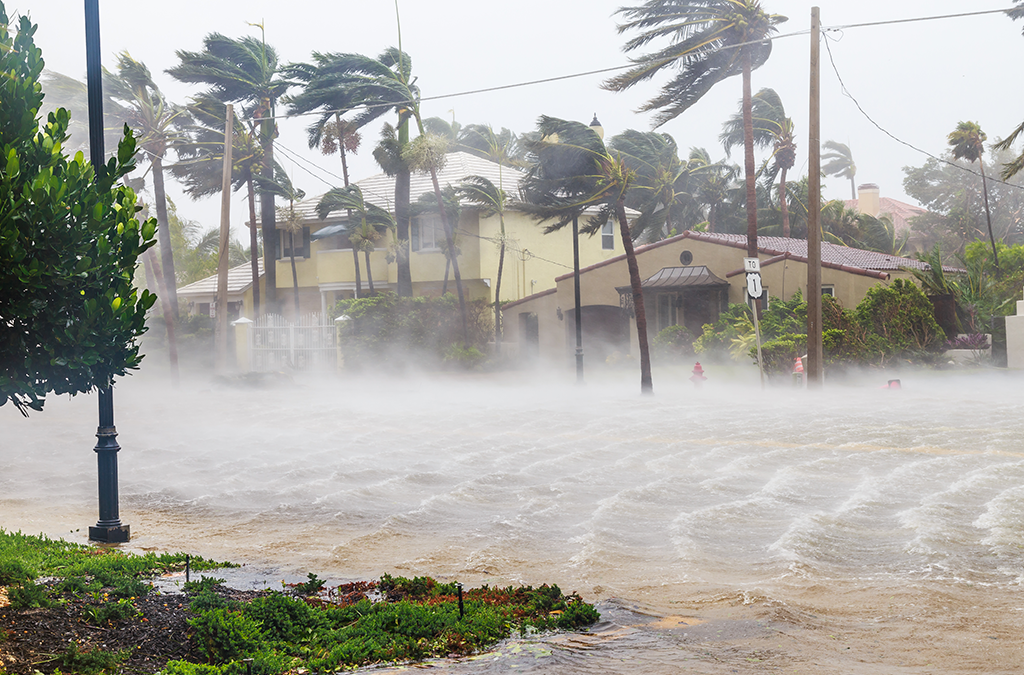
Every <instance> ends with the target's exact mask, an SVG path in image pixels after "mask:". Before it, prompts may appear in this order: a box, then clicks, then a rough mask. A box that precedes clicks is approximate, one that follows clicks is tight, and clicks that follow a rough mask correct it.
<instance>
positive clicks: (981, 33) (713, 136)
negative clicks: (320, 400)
mask: <svg viewBox="0 0 1024 675" xmlns="http://www.w3.org/2000/svg"><path fill="white" fill-rule="evenodd" d="M5 4H6V6H7V10H8V13H9V14H12V15H13V14H15V13H16V12H27V13H28V14H29V15H30V16H31V18H32V19H33V21H34V22H35V23H37V24H39V29H38V32H37V33H36V41H37V44H38V45H39V46H40V47H41V48H42V49H43V56H44V58H45V59H46V63H47V67H48V68H49V69H51V70H55V71H57V72H61V73H64V74H66V75H70V76H73V77H78V78H81V79H84V77H85V29H84V19H83V15H84V11H83V3H82V2H78V1H75V0H6V3H5ZM99 4H100V24H101V31H102V38H101V48H102V52H103V59H104V63H105V64H107V65H108V67H109V66H110V65H112V64H113V57H114V54H115V53H117V52H119V51H121V50H128V51H129V52H130V53H131V55H132V56H133V57H134V58H136V59H138V60H140V61H143V62H144V63H146V64H147V65H148V66H149V68H150V70H151V71H152V72H153V74H154V77H155V79H156V80H157V83H158V84H159V85H160V87H161V89H163V90H164V92H165V93H166V94H167V95H168V97H169V98H170V99H171V100H172V101H176V102H185V101H186V100H187V98H188V96H190V95H191V94H193V93H196V91H197V90H195V89H192V88H191V87H190V86H189V85H183V84H180V83H178V82H176V81H174V80H172V79H171V78H170V76H168V75H166V74H165V73H164V72H163V71H164V70H165V69H166V68H169V67H171V66H173V65H175V64H176V63H177V57H176V56H175V53H174V52H175V50H177V49H184V50H192V51H197V50H199V49H201V46H202V45H201V41H202V38H203V36H205V35H206V34H207V33H211V32H220V33H223V34H225V35H228V36H231V37H240V36H242V35H257V36H258V35H259V29H257V28H253V27H251V26H249V25H247V22H252V23H261V22H262V23H263V24H264V26H265V27H266V38H267V41H268V42H269V43H270V44H272V45H273V46H274V47H275V48H276V49H277V50H278V53H279V55H280V57H281V60H282V61H307V60H309V57H310V53H311V52H312V51H313V50H317V51H339V52H345V51H348V52H359V53H363V54H367V55H372V56H375V55H377V54H379V53H380V52H381V51H382V50H383V49H384V48H385V47H387V46H390V45H394V44H397V42H398V29H397V26H396V21H395V6H394V3H393V2H389V1H381V0H370V1H366V0H364V1H362V2H352V1H351V0H334V1H332V2H322V1H318V2H313V1H311V0H290V1H288V2H280V1H274V2H270V1H264V0H247V1H246V2H240V1H235V0H218V1H212V0H204V1H203V2H199V1H197V0H176V1H175V2H172V3H166V4H164V3H160V4H158V3H150V2H138V0H132V1H128V0H100V3H99ZM762 4H763V6H764V8H765V9H766V10H768V11H771V12H774V13H777V14H782V15H785V16H788V17H789V21H788V22H786V23H784V24H782V26H781V30H780V35H782V36H784V37H781V38H780V39H778V40H777V41H776V42H775V47H774V52H773V54H772V57H771V59H770V60H769V62H768V63H767V64H766V65H765V66H764V67H762V68H761V69H760V70H757V71H755V73H754V75H753V87H754V91H757V90H758V89H760V88H762V87H772V88H774V89H775V90H776V91H778V92H779V94H780V95H781V97H782V100H783V102H784V104H785V106H786V111H787V113H788V114H789V116H790V117H792V118H793V120H794V122H795V124H796V131H797V138H798V144H799V147H798V158H797V165H796V168H795V169H794V171H793V172H792V173H791V176H792V177H794V178H796V177H799V176H802V175H804V174H805V173H806V168H807V119H808V88H809V79H808V78H809V74H808V72H809V57H810V43H809V39H808V36H807V31H808V29H809V28H810V15H811V6H812V5H813V4H815V3H813V2H809V1H808V0H764V1H763V3H762ZM817 4H818V6H820V7H821V20H822V24H823V26H824V27H825V28H826V29H827V28H830V27H840V26H847V28H844V29H842V30H835V31H829V32H827V33H826V35H827V38H828V46H829V47H830V49H831V52H832V55H833V56H834V58H835V62H836V68H837V69H838V71H839V75H841V76H842V79H843V81H844V82H845V84H846V87H847V89H848V90H849V93H850V94H851V95H852V96H853V97H854V98H856V100H857V101H858V102H859V103H860V105H861V106H862V107H863V109H864V111H865V112H866V113H867V114H868V115H870V116H871V117H872V118H873V119H874V120H875V121H876V122H877V123H878V124H879V125H880V126H882V127H883V128H884V129H885V130H886V131H888V132H889V133H891V134H892V135H893V136H895V137H897V138H899V139H900V140H903V141H906V142H907V143H910V144H912V145H914V146H916V147H918V148H921V149H923V150H925V151H927V152H930V153H933V154H940V153H942V152H943V151H945V149H946V134H948V133H949V132H950V131H951V130H952V129H953V128H954V127H955V126H956V124H957V122H959V121H961V120H972V121H977V122H978V123H980V124H981V127H982V129H984V130H985V131H986V133H987V134H988V136H989V139H992V140H994V139H997V138H1001V137H1003V136H1005V135H1007V134H1008V133H1009V132H1010V131H1011V130H1012V129H1013V128H1014V127H1015V126H1017V125H1018V124H1019V123H1020V122H1021V120H1022V119H1024V93H1022V91H1021V88H1020V86H1019V76H1018V74H1017V68H1018V67H1019V64H1020V63H1021V62H1022V61H1024V37H1022V35H1021V29H1022V28H1024V22H1013V21H1010V19H1008V18H1007V17H1006V16H1005V15H1004V14H987V15H982V16H969V17H959V18H947V19H936V20H930V21H918V22H906V23H897V24H890V25H876V26H865V27H852V26H851V24H864V23H875V22H886V21H893V20H901V19H910V18H918V17H934V16H940V15H948V14H958V13H963V12H981V11H986V10H998V9H1006V8H1008V7H1010V6H1011V2H1010V0H973V1H972V2H963V0H899V1H898V2H894V1H892V0H859V1H858V2H846V1H843V2H837V1H834V0H818V2H817ZM620 5H621V3H620V0H589V1H588V2H578V1H574V2H570V1H569V0H520V1H519V2H518V3H515V5H514V6H513V4H512V3H500V4H499V3H492V2H486V1H481V0H433V1H432V2H429V3H428V2H424V1H423V0H415V1H412V0H402V2H401V7H400V9H401V25H402V48H403V49H404V50H405V51H407V52H408V53H409V54H410V55H411V56H412V59H413V72H414V73H415V74H416V75H417V76H418V78H419V79H418V81H417V84H418V85H419V86H420V88H421V91H422V95H423V97H424V98H429V97H434V96H446V97H445V98H441V99H439V100H429V101H424V103H423V106H422V110H423V112H424V115H425V116H440V117H444V118H446V119H449V120H450V119H451V118H452V116H453V115H454V117H455V119H457V120H458V121H459V122H460V123H462V124H469V123H489V124H491V125H492V126H494V127H495V128H499V127H503V126H504V127H508V128H510V129H512V130H513V131H516V132H523V131H528V130H530V129H533V128H534V126H535V123H536V119H537V117H538V116H540V115H541V114H547V115H552V116H556V117H563V118H567V119H576V120H579V121H582V122H587V123H589V121H590V119H591V117H592V116H593V115H594V113H597V115H598V117H599V118H600V120H601V122H602V124H603V125H604V127H605V130H606V133H607V134H608V136H611V135H614V134H616V133H618V132H620V131H622V130H624V129H627V128H635V129H641V130H646V129H649V128H650V124H651V118H650V116H649V115H640V114H637V113H635V112H634V111H635V110H636V108H637V107H638V106H639V105H640V104H641V103H642V102H643V101H645V100H646V99H647V98H650V97H651V96H652V95H654V94H655V93H656V91H657V88H658V85H660V84H661V83H662V82H664V78H658V79H657V80H656V81H655V82H654V83H651V84H649V85H646V86H641V87H638V88H636V89H635V90H633V91H630V92H628V93H623V94H615V93H611V92H607V91H604V90H602V89H600V86H599V85H600V83H601V82H602V81H603V80H604V79H605V78H607V77H608V74H598V75H589V76H583V77H577V78H572V79H565V80H561V81H557V82H550V83H545V84H536V85H530V86H524V87H517V88H510V89H507V90H503V91H496V92H487V93H479V94H466V95H461V96H447V95H451V94H458V93H460V92H467V91H471V90H476V89H482V88H487V87H494V86H499V85H511V84H517V83H524V82H531V81H536V80H543V79H546V78H553V77H559V76H566V75H572V74H576V73H582V72H587V71H592V70H598V69H606V68H614V67H616V66H620V65H624V64H626V63H627V57H626V55H624V54H623V53H622V51H621V46H622V44H623V43H624V42H625V39H626V38H625V37H624V36H620V35H618V33H617V31H616V17H615V16H614V13H615V11H616V9H618V7H619V6H620ZM793 33H797V35H792V36H789V37H785V36H788V35H790V34H793ZM828 54H829V52H828V50H826V48H825V45H824V44H823V45H822V49H821V55H822V66H821V88H822V107H821V138H822V140H823V141H825V140H829V139H832V140H836V141H839V142H842V143H847V144H849V145H850V146H851V148H852V150H853V154H854V159H855V161H856V164H857V182H858V183H864V182H874V183H878V184H879V186H880V187H881V194H882V196H888V197H894V198H896V199H901V200H904V201H909V202H911V203H913V200H911V199H909V198H908V197H907V196H906V195H905V194H904V192H903V186H902V180H903V172H902V170H901V169H902V167H904V166H908V165H911V166H918V165H921V164H922V163H923V162H924V161H925V159H926V156H924V155H922V154H920V153H919V152H917V151H915V150H912V149H910V148H908V147H906V146H904V145H902V144H901V143H899V142H897V141H896V140H893V139H892V138H890V137H889V136H887V135H886V134H885V133H883V132H882V131H880V130H879V129H877V128H876V127H875V126H874V125H872V124H871V122H869V121H868V120H867V119H866V118H865V117H864V115H863V114H862V113H861V112H859V111H858V110H857V108H856V106H855V104H854V102H853V101H852V100H851V99H850V98H848V97H846V96H844V95H843V93H842V89H841V86H840V84H839V81H838V79H837V76H836V72H835V71H834V70H833V67H832V65H831V63H830V62H829V60H828ZM740 95H741V82H740V79H739V78H738V77H737V78H733V79H730V80H726V81H725V82H722V83H720V84H718V85H717V86H716V87H715V88H714V89H713V90H712V91H711V93H710V94H709V95H707V96H706V97H705V98H704V99H703V100H701V101H700V102H698V103H697V104H696V105H695V106H693V107H692V108H691V109H690V110H689V111H687V112H686V113H684V114H683V115H681V116H680V117H678V118H677V119H676V120H674V121H672V122H669V123H668V124H666V125H664V126H663V127H662V128H661V129H660V130H661V131H665V132H667V133H670V134H672V136H673V137H674V138H675V139H676V141H677V143H678V144H679V146H680V147H681V148H682V149H683V151H684V152H685V150H686V149H688V148H690V147H692V146H701V147H706V148H707V149H708V150H709V151H710V152H711V155H712V157H716V158H717V157H722V156H724V152H723V150H722V148H721V145H720V144H719V143H718V134H719V133H720V131H721V123H722V121H723V120H724V119H725V118H726V117H728V116H729V115H731V114H732V113H733V112H734V111H735V110H736V109H737V106H738V101H739V98H740ZM309 121H310V120H309V118H300V119H286V120H282V121H281V137H280V139H279V145H280V146H281V147H282V148H283V150H284V151H282V152H279V153H278V155H277V157H278V158H279V159H281V160H282V162H283V163H284V165H285V166H286V167H287V169H288V170H289V172H290V173H291V176H292V180H293V182H295V183H296V185H298V186H299V187H301V188H302V189H304V190H305V191H306V192H307V194H308V195H316V194H320V193H322V192H324V191H325V190H327V189H328V188H329V187H330V186H332V185H335V184H340V178H335V177H333V176H331V175H330V174H329V173H327V172H332V173H334V174H337V175H339V176H340V174H341V170H340V164H339V162H338V159H337V157H329V158H328V157H323V156H322V155H321V154H320V153H319V151H311V150H309V149H308V148H307V146H306V141H305V133H304V129H305V127H306V125H307V124H308V123H309ZM377 137H378V132H377V128H372V129H366V130H365V132H364V135H363V146H362V148H361V149H360V151H359V154H358V155H357V156H356V157H355V158H354V159H353V161H352V162H351V169H352V175H353V178H354V179H359V178H361V177H365V176H367V175H370V174H373V173H377V172H379V169H378V168H377V166H376V164H375V163H374V162H373V159H372V157H371V149H372V147H373V145H374V144H375V142H376V140H377ZM292 153H293V154H295V155H298V156H299V157H301V158H303V159H305V160H308V162H311V163H313V164H314V165H315V166H311V165H310V164H308V163H304V162H302V161H299V160H293V159H291V157H290V154H292ZM733 160H734V161H736V162H737V163H739V162H740V161H741V160H742V153H740V152H738V151H737V152H734V153H733ZM317 167H319V168H317ZM168 192H169V193H170V194H171V195H172V197H173V198H174V199H175V200H176V201H177V203H178V207H179V211H180V213H181V214H182V215H183V216H185V217H187V218H192V219H195V220H200V221H201V222H202V224H203V226H204V228H209V227H214V226H215V225H217V223H218V222H219V204H220V199H219V198H218V197H214V198H211V199H207V200H205V201H203V202H198V203H197V202H192V201H191V200H190V199H189V198H188V197H185V196H183V195H182V194H181V192H180V189H178V188H177V187H176V185H175V184H174V182H173V180H169V181H168ZM849 193H850V185H849V182H848V181H846V180H842V179H838V178H828V179H827V180H826V182H825V188H824V195H825V196H826V197H829V198H849V196H850V194H849ZM232 209H233V213H232V226H233V228H234V227H235V226H237V225H239V224H240V223H242V222H243V221H244V219H245V207H244V206H243V200H242V198H241V197H237V198H236V199H234V200H233V206H232Z"/></svg>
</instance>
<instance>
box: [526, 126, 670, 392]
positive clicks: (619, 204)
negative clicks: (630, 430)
mask: <svg viewBox="0 0 1024 675" xmlns="http://www.w3.org/2000/svg"><path fill="white" fill-rule="evenodd" d="M537 129H538V132H539V134H538V136H537V138H531V139H529V140H524V143H525V144H526V147H527V149H528V151H529V152H530V155H531V157H532V159H533V162H532V163H531V167H530V169H529V171H528V172H527V175H526V177H525V178H524V179H523V182H522V189H523V193H524V195H525V200H524V201H523V202H521V203H518V204H517V205H516V208H517V209H519V210H522V211H524V212H526V213H528V214H530V215H531V216H532V217H533V218H534V219H536V220H553V221H554V222H552V223H550V224H549V225H547V226H546V227H545V228H544V231H545V232H546V233H547V232H553V231H555V230H558V229H561V228H563V227H565V226H566V225H568V224H569V223H571V222H572V221H573V219H578V218H579V217H580V216H582V215H583V213H584V211H585V210H586V209H587V208H593V207H597V209H598V211H597V213H596V214H595V215H593V216H590V217H589V218H587V220H586V222H585V225H584V226H583V227H582V228H580V231H581V232H584V233H588V234H593V233H595V232H598V231H600V229H601V228H602V227H604V224H605V223H607V222H608V221H609V220H611V219H612V218H615V219H616V220H617V221H618V223H619V234H620V236H621V238H622V247H623V249H624V250H625V252H626V266H627V268H628V269H629V281H630V287H631V289H632V295H633V310H634V316H635V319H636V332H637V339H638V342H639V348H640V391H641V393H644V394H649V393H651V392H653V390H654V386H653V383H652V380H651V355H650V348H649V346H648V340H647V314H646V312H645V311H644V296H643V289H642V288H641V285H640V284H641V279H640V269H639V267H638V266H637V262H636V254H635V253H634V251H633V238H632V235H631V234H630V229H629V222H628V221H627V220H626V193H627V192H628V191H629V188H630V186H631V185H632V183H633V180H634V178H635V174H634V172H633V171H632V170H631V169H630V168H629V167H628V166H627V165H626V162H625V161H624V159H623V158H622V156H621V155H620V154H618V153H614V154H613V153H611V152H609V151H608V149H607V148H606V147H605V145H604V142H603V141H602V140H601V137H600V136H598V134H597V132H596V131H594V129H593V128H592V127H589V126H586V125H584V124H581V123H580V122H569V121H566V120H561V119H557V118H554V117H548V116H546V115H545V116H542V117H541V118H540V120H539V121H538V124H537Z"/></svg>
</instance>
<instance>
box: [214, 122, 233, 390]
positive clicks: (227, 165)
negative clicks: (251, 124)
mask: <svg viewBox="0 0 1024 675" xmlns="http://www.w3.org/2000/svg"><path fill="white" fill-rule="evenodd" d="M225 107H226V114H225V115H224V119H225V122H224V170H223V177H222V178H221V186H220V246H219V248H218V251H217V253H218V255H217V325H216V328H215V335H214V338H215V339H214V341H215V342H216V343H217V366H216V370H217V372H218V373H220V374H224V373H225V372H226V371H227V361H228V240H229V238H230V236H231V150H232V149H233V147H234V144H235V141H234V136H233V132H234V129H235V115H234V106H232V105H231V104H230V103H228V104H227V105H226V106H225Z"/></svg>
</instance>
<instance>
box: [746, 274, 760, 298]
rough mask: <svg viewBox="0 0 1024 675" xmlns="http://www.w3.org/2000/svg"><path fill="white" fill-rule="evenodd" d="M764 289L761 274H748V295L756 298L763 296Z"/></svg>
mask: <svg viewBox="0 0 1024 675" xmlns="http://www.w3.org/2000/svg"><path fill="white" fill-rule="evenodd" d="M762 292H763V289H762V288H761V275H760V274H748V275H747V295H749V296H750V297H751V298H753V299H754V300H757V299H758V298H760V297H761V293H762Z"/></svg>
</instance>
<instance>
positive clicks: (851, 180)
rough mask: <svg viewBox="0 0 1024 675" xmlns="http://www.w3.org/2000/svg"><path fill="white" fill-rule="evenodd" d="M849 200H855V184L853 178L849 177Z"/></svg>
mask: <svg viewBox="0 0 1024 675" xmlns="http://www.w3.org/2000/svg"><path fill="white" fill-rule="evenodd" d="M850 199H854V200H856V199H857V183H855V182H854V180H853V176H850Z"/></svg>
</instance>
